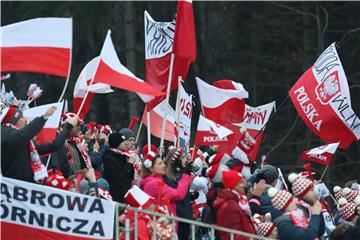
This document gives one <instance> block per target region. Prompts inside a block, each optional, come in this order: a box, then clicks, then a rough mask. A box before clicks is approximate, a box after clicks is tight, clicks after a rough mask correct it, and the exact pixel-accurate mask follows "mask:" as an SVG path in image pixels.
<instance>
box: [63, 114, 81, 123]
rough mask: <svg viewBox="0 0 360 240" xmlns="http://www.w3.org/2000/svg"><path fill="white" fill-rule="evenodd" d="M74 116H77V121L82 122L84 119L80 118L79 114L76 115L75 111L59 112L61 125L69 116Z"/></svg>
mask: <svg viewBox="0 0 360 240" xmlns="http://www.w3.org/2000/svg"><path fill="white" fill-rule="evenodd" d="M75 117H77V118H78V121H79V123H84V121H83V120H82V119H81V118H79V116H78V115H76V114H75V113H72V112H67V113H62V114H61V125H63V124H64V123H66V122H68V121H69V120H70V119H71V118H75Z"/></svg>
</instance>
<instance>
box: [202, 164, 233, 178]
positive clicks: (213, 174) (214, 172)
mask: <svg viewBox="0 0 360 240" xmlns="http://www.w3.org/2000/svg"><path fill="white" fill-rule="evenodd" d="M225 169H226V170H228V169H229V168H228V167H227V166H225V165H223V164H215V165H213V166H210V167H209V168H208V169H207V170H206V175H207V176H208V178H209V180H210V182H212V183H221V182H222V181H223V175H222V170H225Z"/></svg>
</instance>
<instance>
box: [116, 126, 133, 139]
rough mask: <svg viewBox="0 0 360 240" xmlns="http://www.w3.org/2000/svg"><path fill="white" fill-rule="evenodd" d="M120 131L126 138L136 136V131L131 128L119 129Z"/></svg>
mask: <svg viewBox="0 0 360 240" xmlns="http://www.w3.org/2000/svg"><path fill="white" fill-rule="evenodd" d="M119 133H121V134H122V135H123V136H124V137H125V140H126V139H129V138H131V137H135V133H134V132H133V130H131V129H129V128H123V129H121V130H120V131H119Z"/></svg>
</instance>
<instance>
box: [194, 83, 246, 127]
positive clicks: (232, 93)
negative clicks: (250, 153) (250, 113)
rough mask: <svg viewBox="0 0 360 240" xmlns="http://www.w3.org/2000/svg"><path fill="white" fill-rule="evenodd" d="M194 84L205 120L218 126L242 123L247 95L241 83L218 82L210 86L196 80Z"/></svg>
mask: <svg viewBox="0 0 360 240" xmlns="http://www.w3.org/2000/svg"><path fill="white" fill-rule="evenodd" d="M196 83H197V87H198V91H199V96H200V102H201V105H202V109H203V113H204V116H205V117H206V118H208V119H211V120H212V121H214V122H216V123H219V124H223V123H239V122H242V121H243V119H244V112H245V98H248V97H249V94H248V92H247V91H246V90H245V89H244V87H243V85H242V84H241V83H236V82H234V81H231V80H220V81H217V82H215V83H214V86H211V85H209V84H207V83H206V82H204V81H203V80H201V79H200V78H196Z"/></svg>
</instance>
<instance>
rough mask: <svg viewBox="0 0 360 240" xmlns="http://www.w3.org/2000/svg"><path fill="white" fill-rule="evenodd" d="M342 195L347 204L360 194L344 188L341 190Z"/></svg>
mask: <svg viewBox="0 0 360 240" xmlns="http://www.w3.org/2000/svg"><path fill="white" fill-rule="evenodd" d="M343 194H344V197H345V198H346V200H347V201H348V202H353V201H354V200H355V198H356V197H357V196H359V195H360V192H359V191H358V190H351V189H350V188H347V187H346V188H344V189H343Z"/></svg>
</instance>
